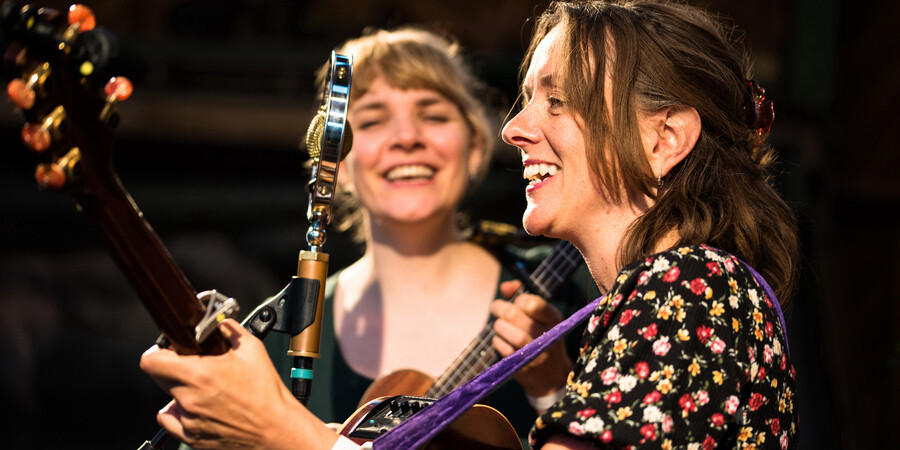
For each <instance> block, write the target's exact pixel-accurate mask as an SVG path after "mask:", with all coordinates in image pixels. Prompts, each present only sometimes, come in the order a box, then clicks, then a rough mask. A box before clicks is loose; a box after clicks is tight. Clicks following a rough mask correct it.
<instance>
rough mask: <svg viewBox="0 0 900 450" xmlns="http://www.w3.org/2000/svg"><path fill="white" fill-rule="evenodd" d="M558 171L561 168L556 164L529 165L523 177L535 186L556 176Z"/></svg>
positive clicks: (524, 170)
mask: <svg viewBox="0 0 900 450" xmlns="http://www.w3.org/2000/svg"><path fill="white" fill-rule="evenodd" d="M558 171H559V166H557V165H555V164H545V163H541V164H529V165H527V166H525V168H524V169H523V170H522V177H523V178H525V179H526V180H528V181H530V182H531V183H532V184H533V183H537V182H538V181H541V180H543V179H545V178H548V177H552V176H554V175H556V172H558Z"/></svg>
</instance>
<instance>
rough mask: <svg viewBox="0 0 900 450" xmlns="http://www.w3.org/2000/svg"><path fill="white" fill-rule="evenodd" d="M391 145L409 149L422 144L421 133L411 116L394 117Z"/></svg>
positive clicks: (405, 149)
mask: <svg viewBox="0 0 900 450" xmlns="http://www.w3.org/2000/svg"><path fill="white" fill-rule="evenodd" d="M393 122H394V130H393V131H394V133H393V145H392V147H394V148H396V149H399V150H404V151H411V150H415V149H417V148H419V147H421V146H422V133H421V128H420V126H419V123H418V122H417V121H416V120H415V118H413V117H409V116H406V117H395V118H394V121H393Z"/></svg>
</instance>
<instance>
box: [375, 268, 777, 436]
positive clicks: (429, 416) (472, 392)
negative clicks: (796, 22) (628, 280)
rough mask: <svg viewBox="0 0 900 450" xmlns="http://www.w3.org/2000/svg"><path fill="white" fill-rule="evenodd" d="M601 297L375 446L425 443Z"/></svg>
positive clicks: (769, 292)
mask: <svg viewBox="0 0 900 450" xmlns="http://www.w3.org/2000/svg"><path fill="white" fill-rule="evenodd" d="M735 259H737V258H735ZM738 261H740V263H741V264H743V265H744V266H745V267H747V268H748V269H749V271H750V273H751V274H752V275H753V277H754V278H755V279H756V281H757V283H759V284H760V286H762V288H763V290H764V291H765V293H766V295H767V296H768V297H769V299H770V300H771V302H772V307H773V308H774V309H775V312H776V313H777V314H778V320H779V321H780V322H781V329H782V331H783V332H784V333H785V336H784V343H785V347H789V346H788V342H787V327H786V326H785V323H784V315H783V314H782V313H781V308H780V307H779V305H778V301H777V300H776V299H775V293H774V292H773V291H772V288H771V287H770V286H769V284H768V283H766V280H764V279H763V277H762V276H761V275H760V274H759V273H757V272H756V270H754V269H753V268H752V267H750V265H748V264H747V263H745V262H743V261H741V260H739V259H738ZM601 300H603V297H600V298H598V299H596V300H594V301H592V302H591V303H589V304H587V305H586V306H585V307H583V308H581V309H580V310H578V311H577V312H575V314H572V315H571V316H569V318H568V319H566V320H563V321H562V322H560V323H558V324H556V326H554V327H553V328H551V329H550V330H549V331H547V332H546V333H544V334H542V335H540V336H539V337H538V338H537V339H535V340H534V341H532V342H531V343H529V344H528V345H526V346H524V347H522V348H520V349H519V350H517V351H516V352H515V353H513V354H511V355H509V356H507V357H505V358H503V359H501V360H500V361H498V362H497V363H496V364H494V365H493V366H491V367H489V368H488V369H487V370H485V371H484V372H482V373H481V374H480V375H478V376H476V377H475V378H472V379H471V380H469V381H468V382H466V383H465V384H463V385H462V386H460V387H458V388H456V389H455V390H453V391H452V392H450V393H449V394H447V395H445V396H443V397H441V398H439V399H438V400H437V401H435V402H434V403H432V404H431V406H429V407H428V408H425V409H423V410H422V411H421V412H419V413H416V414H414V415H413V416H412V417H410V418H409V419H407V420H406V421H404V422H403V423H401V424H400V425H397V426H396V427H394V429H392V430H391V431H389V432H387V433H385V434H384V435H382V436H380V437H379V438H377V439H375V441H374V442H373V444H372V445H373V447H374V448H375V449H397V448H410V449H412V448H422V447H424V446H425V444H427V443H428V441H430V440H431V439H432V438H433V437H434V436H436V435H437V434H438V433H440V432H441V431H442V430H443V429H444V428H445V427H447V426H448V425H450V424H451V423H453V421H454V420H456V419H457V418H459V416H461V415H462V414H463V413H464V412H466V411H467V410H468V409H469V408H471V407H472V406H473V405H474V404H475V403H477V402H478V401H479V400H481V399H482V398H484V397H485V396H487V395H488V394H490V393H491V392H493V391H494V389H496V388H498V387H499V386H500V385H501V384H502V383H503V382H504V381H506V379H507V378H509V377H510V376H512V374H513V373H515V372H516V371H517V370H519V369H521V368H522V367H524V366H525V365H526V364H528V363H529V362H531V360H533V359H534V358H536V357H537V355H539V354H541V352H543V351H544V350H546V349H547V347H549V346H550V345H551V344H553V343H554V342H556V340H557V339H559V338H560V337H562V336H563V335H565V334H566V333H567V332H568V331H569V330H571V329H572V328H574V327H575V326H576V325H578V324H579V323H581V322H583V321H584V320H585V319H587V318H588V316H590V315H591V313H592V312H593V311H594V310H595V309H597V306H598V305H599V304H600V301H601ZM788 357H790V349H788Z"/></svg>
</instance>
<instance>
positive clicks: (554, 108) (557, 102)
mask: <svg viewBox="0 0 900 450" xmlns="http://www.w3.org/2000/svg"><path fill="white" fill-rule="evenodd" d="M547 103H549V104H550V112H551V113H557V112H559V110H560V109H562V108H563V107H565V102H564V101H563V100H562V99H561V98H559V97H556V96H553V95H551V96H549V97H547Z"/></svg>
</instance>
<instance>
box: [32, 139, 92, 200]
mask: <svg viewBox="0 0 900 450" xmlns="http://www.w3.org/2000/svg"><path fill="white" fill-rule="evenodd" d="M80 172H81V150H79V149H78V147H72V149H71V150H69V152H68V153H66V154H65V156H63V157H62V158H59V160H57V161H56V162H49V163H42V164H39V165H38V166H37V169H35V171H34V178H35V179H36V180H37V182H38V185H40V187H41V188H42V189H49V190H58V189H62V188H63V187H64V186H65V185H66V183H67V182H69V181H73V180H75V179H77V178H78V177H79V176H80Z"/></svg>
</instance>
